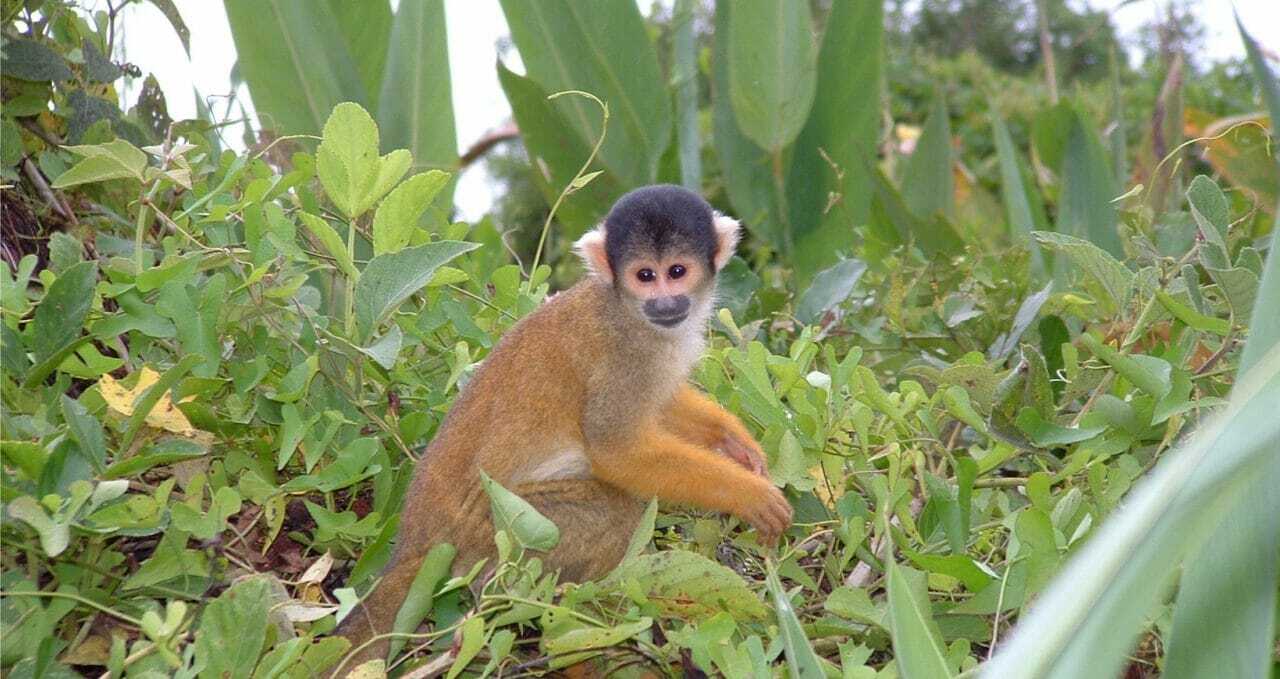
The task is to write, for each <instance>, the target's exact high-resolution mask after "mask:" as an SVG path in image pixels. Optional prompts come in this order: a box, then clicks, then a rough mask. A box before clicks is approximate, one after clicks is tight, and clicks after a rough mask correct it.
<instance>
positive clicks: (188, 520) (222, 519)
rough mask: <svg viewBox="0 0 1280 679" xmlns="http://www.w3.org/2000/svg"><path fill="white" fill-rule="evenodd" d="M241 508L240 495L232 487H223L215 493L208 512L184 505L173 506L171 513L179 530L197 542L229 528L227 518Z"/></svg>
mask: <svg viewBox="0 0 1280 679" xmlns="http://www.w3.org/2000/svg"><path fill="white" fill-rule="evenodd" d="M240 507H241V498H240V494H239V493H237V492H236V490H235V489H234V488H231V487H230V486H223V487H222V488H219V489H218V492H216V493H214V495H213V499H212V500H211V501H210V503H209V511H207V512H201V511H199V510H197V509H194V508H192V507H191V506H189V505H186V504H182V503H178V504H175V505H173V506H172V507H171V508H170V510H169V511H170V513H171V517H172V519H173V525H174V526H176V527H177V528H178V530H181V531H186V532H188V533H190V534H191V537H193V538H195V539H197V540H209V539H212V538H213V536H215V535H217V534H218V533H221V532H222V530H223V529H224V528H226V527H227V518H228V517H230V516H232V515H234V514H236V513H238V512H239V511H240Z"/></svg>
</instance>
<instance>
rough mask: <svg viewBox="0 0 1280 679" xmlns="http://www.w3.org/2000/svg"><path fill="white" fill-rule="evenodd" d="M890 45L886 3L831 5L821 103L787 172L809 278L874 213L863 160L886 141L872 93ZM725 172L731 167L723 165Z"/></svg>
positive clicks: (822, 51)
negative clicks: (886, 32) (882, 139)
mask: <svg viewBox="0 0 1280 679" xmlns="http://www.w3.org/2000/svg"><path fill="white" fill-rule="evenodd" d="M724 4H729V3H717V9H719V5H724ZM717 35H720V34H719V33H717ZM717 42H720V41H719V40H717ZM883 43H884V6H883V3H879V2H835V3H831V11H830V13H829V14H828V15H827V19H826V27H825V29H824V33H823V35H822V45H821V47H820V48H819V50H818V72H817V82H818V85H817V90H816V93H815V95H814V99H813V108H812V110H811V111H810V113H809V118H808V120H807V121H806V122H805V124H804V128H803V129H802V130H801V131H800V135H799V136H798V137H796V140H795V143H794V144H793V145H792V148H791V152H790V153H791V163H790V168H789V170H788V171H787V177H786V179H787V185H786V196H787V205H788V207H789V208H790V215H789V221H790V223H791V224H792V226H793V228H794V229H795V233H794V236H793V237H794V239H795V242H796V250H795V253H794V258H795V266H796V268H797V273H799V274H800V277H801V280H806V279H807V278H808V276H809V275H811V274H812V273H814V272H816V271H818V270H819V269H821V268H822V267H826V266H829V265H831V264H834V263H835V262H836V257H837V254H838V253H840V252H842V251H846V250H847V249H849V248H850V247H851V246H852V245H853V243H854V232H853V229H850V228H849V225H850V224H865V223H866V221H867V217H868V216H869V214H870V210H871V192H872V178H871V175H870V174H868V172H867V170H866V164H865V163H864V162H863V158H864V157H866V156H867V155H868V154H870V153H872V152H873V151H874V149H875V148H876V145H877V143H878V142H879V138H880V123H881V115H880V107H879V104H878V100H877V98H876V97H868V96H867V93H868V92H879V91H880V88H881V82H882V80H883V76H882V71H883V62H884V46H883ZM717 66H718V65H717ZM824 154H825V155H826V158H824V157H823V155H824ZM828 160H829V162H828ZM832 164H834V165H835V167H834V168H833V167H832ZM836 168H838V169H839V170H838V171H837V169H836ZM722 169H723V171H724V172H725V173H726V174H728V173H729V172H730V168H728V167H725V166H724V164H723V163H722ZM738 172H742V170H738ZM833 197H834V199H833Z"/></svg>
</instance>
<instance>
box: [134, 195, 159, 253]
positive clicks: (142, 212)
mask: <svg viewBox="0 0 1280 679" xmlns="http://www.w3.org/2000/svg"><path fill="white" fill-rule="evenodd" d="M159 191H160V181H159V180H156V181H155V183H153V184H152V185H151V188H150V189H149V190H148V191H147V193H146V194H145V195H144V196H143V197H142V199H141V200H140V201H139V202H140V203H141V204H140V205H139V206H138V219H137V221H136V222H134V227H133V268H134V272H133V274H134V275H135V276H137V275H139V274H141V273H142V264H143V262H142V241H143V240H144V239H143V237H144V236H146V233H147V206H149V205H151V199H152V198H155V197H156V193H158V192H159Z"/></svg>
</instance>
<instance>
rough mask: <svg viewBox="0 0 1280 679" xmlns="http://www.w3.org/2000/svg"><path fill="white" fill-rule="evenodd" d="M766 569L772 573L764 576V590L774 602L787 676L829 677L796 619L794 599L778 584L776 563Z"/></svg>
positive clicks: (812, 678) (802, 678)
mask: <svg viewBox="0 0 1280 679" xmlns="http://www.w3.org/2000/svg"><path fill="white" fill-rule="evenodd" d="M767 565H768V567H769V569H768V572H767V573H766V575H765V587H767V588H768V590H769V596H770V597H771V598H772V599H773V613H774V615H776V616H777V618H778V627H779V628H780V631H781V633H782V651H783V653H785V654H786V656H787V670H788V676H791V677H797V678H798V679H806V678H809V679H822V678H823V677H826V673H825V672H823V671H822V663H821V662H820V661H819V660H818V654H817V653H815V652H814V651H813V644H811V643H809V637H808V636H806V635H805V633H804V628H803V627H801V626H800V619H799V618H797V617H796V612H795V609H794V608H792V607H791V599H790V598H789V597H788V596H787V593H786V591H785V590H783V589H782V583H781V582H779V581H778V574H777V572H776V571H775V570H774V568H773V562H772V561H769V562H767Z"/></svg>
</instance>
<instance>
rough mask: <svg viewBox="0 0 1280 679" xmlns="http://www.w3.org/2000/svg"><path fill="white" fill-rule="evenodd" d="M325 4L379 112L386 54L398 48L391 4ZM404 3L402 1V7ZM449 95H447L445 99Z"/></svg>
mask: <svg viewBox="0 0 1280 679" xmlns="http://www.w3.org/2000/svg"><path fill="white" fill-rule="evenodd" d="M326 4H328V6H329V7H328V10H329V12H330V13H332V14H333V17H334V20H335V23H336V24H337V26H338V29H339V30H340V31H341V32H342V37H344V38H345V39H346V40H345V43H346V46H347V53H348V54H349V55H350V56H351V61H352V63H353V64H354V65H355V69H356V73H358V74H359V76H360V83H361V84H362V85H364V92H365V94H366V95H367V96H368V99H367V101H368V102H369V110H371V111H380V110H381V109H380V108H379V107H378V104H379V102H380V99H379V98H378V94H379V92H380V91H381V90H382V80H383V74H384V73H385V72H386V69H385V66H386V63H387V60H388V55H387V53H388V52H391V51H393V50H395V49H396V48H397V43H396V41H395V39H394V38H393V37H392V32H391V26H392V14H391V3H390V2H389V1H388V0H360V2H349V0H327V2H326ZM406 4H408V3H403V2H402V3H401V7H402V8H403V7H404V5H406ZM401 11H402V12H403V9H402V10H401ZM447 79H448V78H447V77H446V80H447ZM448 98H449V97H448V96H447V95H446V96H445V99H446V100H447V99H448ZM393 148H399V146H396V147H393Z"/></svg>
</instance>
